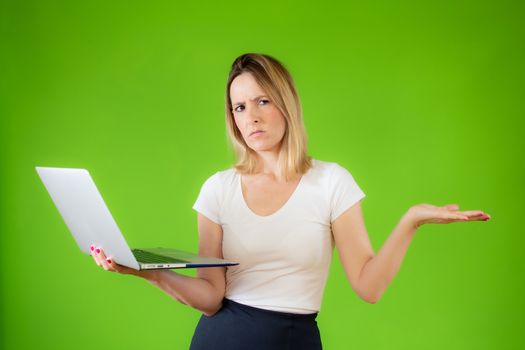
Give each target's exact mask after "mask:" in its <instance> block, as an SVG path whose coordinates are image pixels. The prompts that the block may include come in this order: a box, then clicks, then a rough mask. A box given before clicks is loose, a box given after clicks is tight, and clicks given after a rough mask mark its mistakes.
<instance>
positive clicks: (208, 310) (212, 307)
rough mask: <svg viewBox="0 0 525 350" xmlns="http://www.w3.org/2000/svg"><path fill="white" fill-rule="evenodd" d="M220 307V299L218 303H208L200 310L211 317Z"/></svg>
mask: <svg viewBox="0 0 525 350" xmlns="http://www.w3.org/2000/svg"><path fill="white" fill-rule="evenodd" d="M221 308H222V300H221V301H220V302H219V303H215V304H213V305H210V306H209V307H208V308H206V309H205V310H202V313H203V314H204V315H205V316H207V317H212V316H213V315H215V314H216V313H217V312H219V310H220V309H221Z"/></svg>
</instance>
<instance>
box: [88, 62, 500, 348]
mask: <svg viewBox="0 0 525 350" xmlns="http://www.w3.org/2000/svg"><path fill="white" fill-rule="evenodd" d="M225 102H226V126H227V130H228V135H229V137H230V140H231V142H232V145H233V147H234V150H235V153H236V155H237V163H236V164H235V165H234V166H232V167H231V168H229V169H226V170H222V171H218V172H216V173H215V174H213V175H211V176H210V177H209V178H208V179H207V180H206V182H205V183H204V184H203V186H202V188H201V190H200V193H199V196H198V198H197V200H196V202H195V204H194V206H193V208H194V209H195V210H196V211H197V212H198V231H199V254H200V255H202V256H212V257H219V258H224V259H227V260H231V261H236V262H239V263H240V264H239V265H237V266H233V267H228V268H225V267H212V268H202V269H199V270H198V271H197V277H189V276H184V275H180V274H178V273H176V272H174V271H170V270H156V271H136V270H133V269H130V268H127V267H124V266H121V265H118V264H116V263H115V262H114V261H111V258H107V257H106V256H105V255H104V252H103V251H102V249H101V248H100V247H93V249H94V251H93V257H94V259H95V261H96V262H97V264H98V265H100V266H102V267H103V268H104V269H106V270H110V271H116V272H120V273H125V274H133V275H137V276H140V277H143V278H145V279H147V280H148V281H150V282H151V283H153V284H154V285H156V286H158V287H159V288H160V289H162V290H163V291H165V292H166V293H168V294H169V295H170V296H172V297H173V298H175V299H177V300H178V301H180V302H181V303H183V304H186V305H189V306H191V307H193V308H195V309H197V310H199V311H200V312H201V313H202V316H201V318H200V320H199V323H198V325H197V327H196V330H195V334H194V335H193V338H192V342H191V349H192V350H200V349H216V350H217V349H228V350H235V349H251V350H255V349H265V350H266V349H267V350H278V349H301V350H309V349H321V348H322V345H321V337H320V334H319V329H318V327H317V322H316V317H317V314H318V312H319V310H320V305H321V300H322V296H323V290H324V287H325V282H326V279H327V274H328V270H329V265H330V261H331V258H332V251H333V248H334V245H335V246H337V249H338V251H339V255H340V259H341V263H342V265H343V268H344V270H345V272H346V276H347V277H348V281H349V283H350V285H351V286H352V288H353V290H354V291H355V292H356V293H357V294H358V295H359V297H361V298H362V299H363V300H364V301H366V302H368V303H376V302H377V301H378V300H379V299H380V297H381V295H382V294H383V292H384V291H385V289H386V288H387V286H388V285H389V283H390V282H391V281H392V279H393V278H394V276H395V275H396V273H397V271H398V269H399V266H400V264H401V261H402V259H403V257H404V255H405V253H406V251H407V249H408V246H409V244H410V242H411V240H412V238H413V237H414V235H415V233H416V231H417V229H418V227H420V226H421V225H423V224H427V223H440V224H444V223H452V222H459V221H479V220H488V219H489V218H490V216H489V215H488V214H486V213H484V212H483V211H479V210H475V211H458V206H457V205H454V204H450V205H445V206H442V207H437V206H434V205H430V204H419V205H415V206H413V207H411V208H409V209H408V210H407V212H406V213H405V214H404V215H403V216H402V218H401V219H400V221H399V223H398V225H397V226H396V227H395V229H394V231H393V232H392V234H391V235H390V237H389V238H388V239H387V241H386V242H385V244H384V245H383V246H382V248H381V249H380V250H379V252H378V253H377V254H375V253H374V251H373V249H372V246H371V244H370V241H369V238H368V234H367V231H366V228H365V224H364V220H363V214H362V211H361V200H362V199H363V198H364V197H365V194H364V193H363V191H362V190H361V188H360V187H359V186H358V184H357V183H356V181H355V180H354V178H353V176H352V175H351V173H350V172H349V171H348V170H346V169H345V168H343V167H342V166H340V165H338V164H337V163H334V162H327V161H321V160H317V159H312V158H311V157H309V156H308V154H307V139H306V132H305V129H304V125H303V119H302V111H301V105H300V100H299V97H298V94H297V91H296V88H295V86H294V82H293V80H292V77H291V76H290V74H289V72H288V70H287V69H286V68H285V66H284V65H283V64H282V63H280V62H279V61H278V60H277V59H275V58H273V57H271V56H269V55H264V54H254V53H248V54H244V55H241V56H239V57H238V58H236V59H235V61H234V62H233V65H232V67H231V71H230V74H229V77H228V81H227V84H226V101H225Z"/></svg>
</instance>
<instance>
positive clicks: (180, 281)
mask: <svg viewBox="0 0 525 350" xmlns="http://www.w3.org/2000/svg"><path fill="white" fill-rule="evenodd" d="M137 275H139V276H140V277H143V278H144V279H146V280H147V281H149V282H150V283H151V284H153V285H154V286H156V287H159V288H160V289H161V290H163V291H164V292H165V293H166V294H168V295H169V296H171V297H173V298H174V299H176V300H178V301H179V302H181V303H183V304H186V305H188V306H191V307H193V308H195V309H197V310H199V311H201V312H202V313H204V314H205V315H207V316H210V315H213V314H214V313H215V312H217V310H219V309H220V307H221V305H222V299H223V297H224V291H219V290H217V289H216V288H215V287H214V286H213V284H211V283H210V282H208V281H207V280H205V279H203V278H199V277H191V276H185V275H181V274H178V273H176V272H174V271H171V270H151V271H140V273H138V274H137Z"/></svg>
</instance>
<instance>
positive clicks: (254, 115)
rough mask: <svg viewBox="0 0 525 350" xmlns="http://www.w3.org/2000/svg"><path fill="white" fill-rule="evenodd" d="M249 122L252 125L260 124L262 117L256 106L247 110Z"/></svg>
mask: <svg viewBox="0 0 525 350" xmlns="http://www.w3.org/2000/svg"><path fill="white" fill-rule="evenodd" d="M247 114H248V120H249V121H250V122H252V123H259V121H260V120H261V116H260V114H259V110H258V109H257V107H256V106H252V107H250V108H248V110H247Z"/></svg>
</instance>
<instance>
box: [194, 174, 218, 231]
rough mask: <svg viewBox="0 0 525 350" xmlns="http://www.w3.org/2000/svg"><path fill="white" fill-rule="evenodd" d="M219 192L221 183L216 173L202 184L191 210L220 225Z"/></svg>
mask: <svg viewBox="0 0 525 350" xmlns="http://www.w3.org/2000/svg"><path fill="white" fill-rule="evenodd" d="M221 192H222V191H221V182H220V178H219V173H218V172H217V173H215V174H214V175H212V176H210V177H209V178H208V179H207V180H206V181H205V182H204V184H203V185H202V187H201V190H200V192H199V195H198V196H197V200H196V201H195V204H193V207H192V208H193V209H194V210H196V211H197V212H199V213H201V214H202V215H204V216H206V217H207V218H208V219H210V220H211V221H213V222H215V223H216V224H219V225H220V224H221V219H220V204H221Z"/></svg>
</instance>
